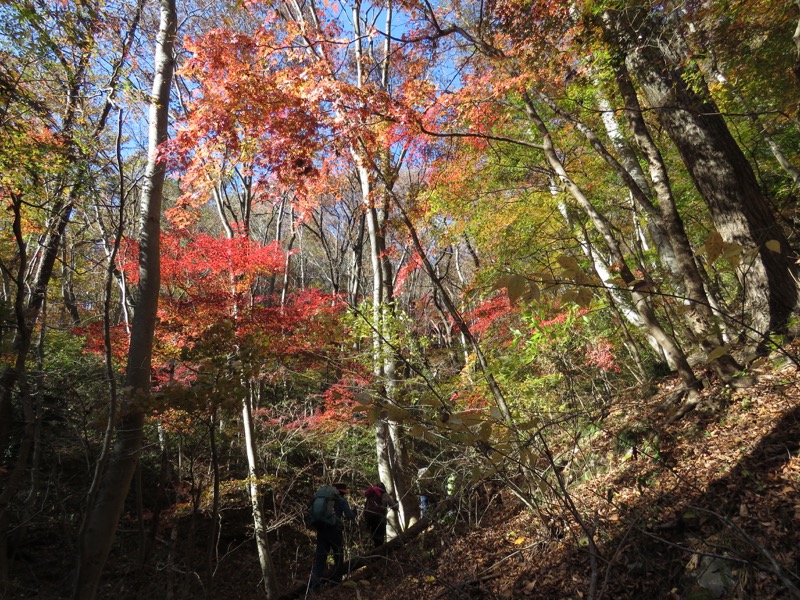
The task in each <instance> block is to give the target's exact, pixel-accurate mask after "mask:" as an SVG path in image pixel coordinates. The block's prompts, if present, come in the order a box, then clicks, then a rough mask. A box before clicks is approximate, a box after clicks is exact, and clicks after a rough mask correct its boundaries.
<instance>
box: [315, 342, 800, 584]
mask: <svg viewBox="0 0 800 600" xmlns="http://www.w3.org/2000/svg"><path fill="white" fill-rule="evenodd" d="M776 365H779V366H776ZM754 374H756V375H757V376H758V383H757V384H756V385H754V386H752V387H749V388H746V389H734V388H731V387H719V386H717V387H714V386H709V388H708V389H707V390H706V391H705V392H704V395H703V402H702V403H701V405H700V406H699V407H698V408H697V410H695V411H693V412H690V413H689V414H687V415H685V416H684V417H682V418H681V419H671V418H670V414H671V413H670V410H674V402H672V401H671V400H670V399H671V398H673V397H674V390H673V387H672V386H673V385H676V382H671V381H667V382H664V384H663V386H662V388H661V389H659V390H657V393H655V394H654V395H653V396H652V397H650V398H646V399H642V398H641V397H637V396H636V395H635V394H633V393H632V394H631V395H630V397H629V398H627V399H620V400H618V401H617V402H616V404H615V406H614V407H613V411H612V412H611V413H610V414H609V415H608V416H607V417H606V419H605V420H604V421H603V423H602V427H601V429H600V430H599V431H597V432H594V433H593V434H592V435H591V436H590V438H589V436H587V440H588V441H587V442H586V443H585V444H581V445H580V447H579V448H576V449H575V456H576V457H578V456H580V459H578V458H576V459H575V460H573V461H571V463H570V464H568V465H567V466H566V468H565V470H564V472H563V476H564V477H565V479H566V480H571V481H572V483H571V484H570V485H569V487H568V489H569V492H570V495H569V500H571V502H573V503H574V506H575V508H576V510H577V514H578V515H579V516H580V517H581V519H582V520H583V522H584V526H585V527H587V528H588V529H589V530H590V531H592V530H593V532H594V533H593V536H592V537H593V540H594V542H595V543H596V545H597V555H596V557H595V558H596V560H595V561H592V560H591V559H592V557H591V553H590V550H589V549H590V547H591V546H590V544H589V537H588V535H587V533H586V530H585V529H582V528H581V527H580V526H579V524H578V523H577V522H576V519H575V518H573V517H571V516H570V513H569V512H568V511H567V510H566V507H567V503H565V502H564V498H563V497H562V499H561V500H560V501H559V500H557V499H553V498H551V499H550V500H549V501H548V502H546V503H543V504H542V506H541V507H540V514H539V515H535V514H533V513H531V512H530V511H526V510H523V509H522V508H521V506H520V505H519V502H518V501H516V500H515V499H514V498H513V497H512V496H511V495H510V494H508V493H506V492H503V491H501V492H499V493H493V492H491V489H492V488H491V486H486V490H485V491H486V493H482V494H476V497H475V498H472V499H462V502H461V508H460V513H459V515H460V516H461V517H462V518H463V519H464V520H455V519H454V515H450V516H449V517H445V518H444V519H442V520H440V521H439V522H438V524H437V525H436V527H435V528H433V529H431V530H429V531H428V532H427V533H426V534H424V536H422V537H420V538H417V539H416V540H415V541H413V542H411V543H410V544H408V545H407V546H405V547H404V548H403V549H402V550H401V551H398V552H395V553H393V554H391V555H390V556H389V557H388V558H387V559H386V560H385V561H382V562H380V563H378V564H377V565H373V566H370V567H368V568H366V569H362V570H361V571H358V572H356V573H354V574H352V576H351V578H350V580H349V581H348V582H347V583H345V585H343V586H341V587H340V588H334V589H329V590H325V591H324V592H323V593H322V594H321V595H320V597H323V598H330V599H344V598H377V597H381V598H393V599H405V598H408V599H414V600H420V599H440V598H441V599H445V598H452V599H456V598H459V599H460V598H493V599H494V598H497V599H499V598H592V597H593V598H615V599H619V598H631V599H640V598H670V599H675V600H678V599H685V600H701V599H705V598H753V599H760V598H764V599H766V598H796V597H800V591H798V588H800V579H798V577H797V574H798V573H800V551H799V550H798V531H800V495H799V494H798V492H800V458H799V457H798V448H800V403H799V402H798V398H800V387H799V386H798V383H799V382H798V376H797V369H796V367H795V366H794V365H793V364H791V363H788V362H786V361H785V360H783V359H781V357H776V358H775V359H774V360H772V361H771V362H770V363H767V365H765V367H763V368H761V369H760V370H757V371H756V372H755V373H754ZM671 421H672V422H671ZM479 496H480V497H479ZM545 521H546V522H547V523H548V524H547V525H545V524H544V523H545ZM593 562H594V566H593Z"/></svg>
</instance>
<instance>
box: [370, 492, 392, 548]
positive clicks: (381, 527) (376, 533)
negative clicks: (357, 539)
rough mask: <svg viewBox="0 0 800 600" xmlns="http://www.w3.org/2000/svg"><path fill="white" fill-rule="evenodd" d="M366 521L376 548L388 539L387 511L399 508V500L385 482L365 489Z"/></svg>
mask: <svg viewBox="0 0 800 600" xmlns="http://www.w3.org/2000/svg"><path fill="white" fill-rule="evenodd" d="M364 496H365V497H366V500H365V501H364V523H366V525H367V530H368V531H369V533H370V536H371V537H372V544H373V546H374V547H375V548H377V547H378V546H382V545H383V543H384V542H385V541H386V513H387V512H388V510H389V509H390V508H391V509H392V510H397V506H398V504H397V501H396V500H395V499H394V498H392V496H391V495H390V494H389V493H388V492H387V491H386V486H385V485H384V484H383V482H378V483H377V484H376V485H373V486H370V487H368V488H367V489H366V490H365V491H364Z"/></svg>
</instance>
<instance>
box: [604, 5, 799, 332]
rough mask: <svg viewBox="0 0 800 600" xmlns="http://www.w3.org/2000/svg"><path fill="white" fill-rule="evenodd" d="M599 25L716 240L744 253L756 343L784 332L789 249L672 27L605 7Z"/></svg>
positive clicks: (790, 282) (651, 16) (644, 14)
mask: <svg viewBox="0 0 800 600" xmlns="http://www.w3.org/2000/svg"><path fill="white" fill-rule="evenodd" d="M600 22H601V24H602V27H603V30H604V32H605V35H606V39H607V41H608V43H609V44H610V45H611V47H612V49H613V50H615V51H617V52H619V53H620V60H624V61H625V63H626V65H627V67H628V69H630V71H631V73H633V74H634V76H635V77H636V79H637V81H638V83H639V85H640V86H641V89H642V92H643V94H644V95H645V97H646V98H647V100H648V103H649V105H650V106H651V107H652V108H653V110H654V111H655V112H656V114H657V115H658V117H659V121H660V123H661V124H662V126H663V127H664V129H665V131H666V132H667V134H668V135H669V137H670V139H671V140H672V142H673V143H674V144H675V147H676V148H677V150H678V152H679V153H680V156H681V159H682V160H683V163H684V165H685V166H686V169H687V171H688V173H689V175H690V176H691V178H692V181H693V183H694V185H695V187H696V188H697V190H698V191H699V193H700V194H701V196H702V197H703V199H704V201H705V203H706V205H707V206H708V208H709V211H710V213H711V217H712V219H713V220H714V225H715V227H716V229H717V231H718V232H719V234H720V235H721V236H722V239H723V240H724V241H725V242H727V243H729V244H738V245H739V246H740V247H741V248H742V250H743V256H742V258H743V260H742V261H741V263H740V265H739V267H738V268H737V275H738V277H739V279H740V282H741V285H742V289H743V290H744V294H745V307H744V308H745V311H746V313H747V315H748V318H749V327H750V328H752V331H753V332H755V333H756V334H757V335H758V336H761V338H763V336H766V335H768V333H769V332H770V331H783V330H785V328H786V326H787V323H788V320H789V318H790V316H791V315H792V314H794V312H795V309H796V306H797V293H798V291H797V285H796V280H797V279H796V276H797V272H796V265H795V264H794V261H793V259H792V256H793V250H792V248H791V247H790V245H789V242H788V240H787V239H786V236H785V235H784V233H783V231H782V230H781V228H780V226H779V224H778V223H777V222H776V220H775V217H774V215H773V213H772V210H771V208H770V206H769V202H768V201H767V198H766V197H765V196H764V194H763V192H762V190H761V188H760V186H759V183H758V181H757V179H756V177H755V174H754V172H753V168H752V166H751V164H750V163H749V161H748V160H747V158H746V157H745V156H744V154H743V153H742V151H741V149H740V148H739V145H738V144H737V143H736V140H735V139H734V138H733V136H732V135H731V133H730V130H729V129H728V126H727V124H726V123H725V120H724V118H723V117H722V115H721V114H720V111H719V109H718V108H717V106H716V104H715V103H714V102H713V100H712V99H711V97H710V95H709V93H708V90H707V88H706V85H705V82H704V81H703V80H702V78H698V77H697V76H696V75H697V74H696V73H692V72H691V71H689V70H686V69H685V68H684V67H682V66H681V64H680V63H679V62H678V61H679V60H680V57H681V56H682V55H683V53H682V52H681V48H680V45H679V41H678V39H677V37H676V36H677V33H678V32H677V31H676V28H675V24H674V23H673V22H671V21H670V20H669V19H668V18H667V16H666V15H663V14H659V13H658V12H650V11H648V10H646V9H645V8H644V7H641V6H631V7H630V8H627V9H624V10H605V11H603V12H602V14H601V16H600ZM664 28H666V32H667V35H666V36H665V35H664ZM657 38H658V39H660V40H664V41H665V44H664V43H661V42H658V41H656V39H657ZM690 82H692V83H690ZM742 333H743V334H745V335H746V334H747V332H746V331H744V332H742ZM753 341H754V342H755V343H756V344H760V343H761V342H762V341H763V339H756V340H753Z"/></svg>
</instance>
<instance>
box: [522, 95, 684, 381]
mask: <svg viewBox="0 0 800 600" xmlns="http://www.w3.org/2000/svg"><path fill="white" fill-rule="evenodd" d="M523 100H524V102H525V112H526V114H527V115H528V117H529V118H530V120H531V122H532V123H533V124H534V125H535V127H536V128H537V130H538V131H539V134H540V135H541V136H542V145H543V149H544V154H545V157H546V159H547V162H548V164H549V165H550V168H551V169H553V172H554V173H555V176H556V177H558V179H559V180H560V182H561V183H562V185H563V186H564V187H565V188H566V189H567V191H568V192H569V193H570V195H571V196H572V197H573V198H574V199H575V201H576V202H577V203H578V204H579V205H580V207H581V208H582V209H583V210H584V211H585V212H586V215H587V216H588V217H589V219H591V221H592V224H593V225H594V227H595V229H596V230H597V232H598V233H599V234H600V235H601V236H602V238H603V240H604V241H605V243H606V246H607V248H608V251H609V253H610V257H611V258H612V259H613V260H614V262H616V263H617V264H618V266H619V269H620V276H621V277H622V280H623V281H624V282H625V284H626V286H630V285H631V284H632V283H633V282H634V281H635V277H634V276H633V273H632V272H631V271H630V268H629V267H628V266H627V263H626V262H625V257H624V255H623V253H622V250H621V249H620V247H619V243H618V241H617V239H616V238H615V237H614V234H613V233H612V231H611V227H610V226H609V224H608V222H607V220H606V218H605V217H604V216H603V215H601V214H600V213H599V212H598V211H597V209H596V208H595V207H594V206H593V205H592V203H591V202H590V201H589V199H588V198H587V197H586V195H585V194H584V193H583V190H581V189H580V188H579V187H578V186H577V184H575V182H574V181H572V179H571V178H570V177H569V174H568V173H567V171H566V169H565V168H564V165H563V164H562V163H561V160H560V159H559V158H558V153H557V152H556V150H555V147H554V146H553V141H552V138H551V136H550V131H549V130H548V128H547V125H546V124H545V122H544V121H543V120H542V118H541V117H540V116H539V113H538V112H537V111H536V107H535V106H534V104H533V102H532V101H531V100H530V98H529V97H528V96H527V95H523ZM630 292H631V299H632V300H633V305H634V307H635V308H636V312H637V313H639V316H640V317H641V319H642V323H643V325H644V328H645V331H646V332H647V334H648V335H650V336H652V338H653V339H654V340H655V341H656V342H658V345H659V346H661V348H662V349H663V350H664V354H665V355H666V356H667V359H668V360H669V361H670V362H671V364H674V365H675V369H676V370H677V371H678V375H679V376H680V378H681V380H682V381H683V383H684V385H685V386H686V387H687V388H688V389H690V390H694V389H696V388H697V386H698V381H697V378H696V377H695V376H694V372H693V371H692V368H691V366H689V362H688V360H687V359H686V355H685V354H684V352H683V350H681V349H680V348H679V347H678V345H677V343H676V342H675V340H674V339H673V338H672V336H670V335H669V334H668V333H667V332H666V331H665V330H664V328H663V327H661V325H660V323H659V322H658V319H657V318H656V315H655V312H654V311H653V309H652V307H651V306H650V304H649V302H648V300H647V298H646V296H645V295H644V294H642V293H641V292H638V291H636V290H635V289H633V288H632V289H631V290H630Z"/></svg>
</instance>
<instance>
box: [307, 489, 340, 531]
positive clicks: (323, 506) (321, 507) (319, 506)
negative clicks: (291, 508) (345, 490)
mask: <svg viewBox="0 0 800 600" xmlns="http://www.w3.org/2000/svg"><path fill="white" fill-rule="evenodd" d="M338 497H339V491H338V490H337V489H336V488H335V487H333V486H332V485H323V486H322V487H321V488H319V489H318V490H317V493H316V494H315V495H314V500H313V501H312V502H311V508H310V509H309V514H308V524H309V525H311V526H312V527H316V526H319V525H336V523H337V521H338V519H337V518H336V499H337V498H338Z"/></svg>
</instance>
